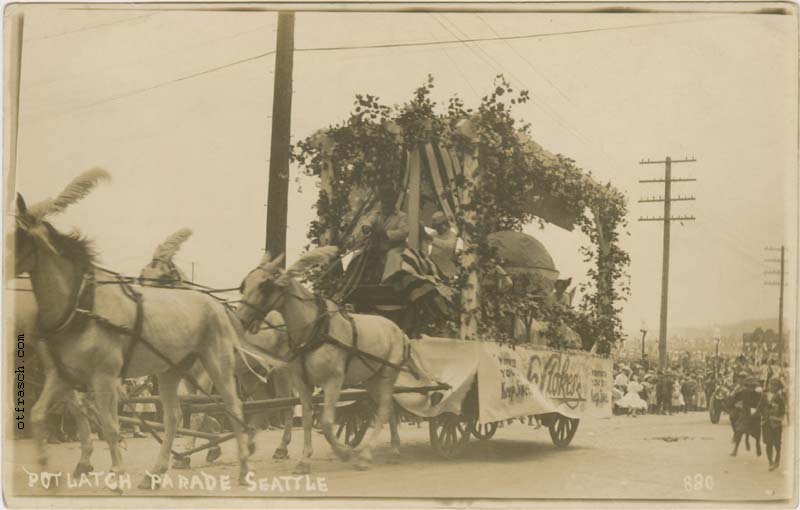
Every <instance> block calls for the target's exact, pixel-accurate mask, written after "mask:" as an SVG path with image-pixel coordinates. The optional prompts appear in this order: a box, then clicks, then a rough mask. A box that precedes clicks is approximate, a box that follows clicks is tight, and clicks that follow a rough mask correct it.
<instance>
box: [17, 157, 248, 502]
mask: <svg viewBox="0 0 800 510" xmlns="http://www.w3.org/2000/svg"><path fill="white" fill-rule="evenodd" d="M109 178H110V176H109V174H108V172H107V171H105V170H103V169H92V170H89V171H87V172H85V173H83V174H81V175H80V176H78V177H77V178H75V179H74V180H73V181H72V182H71V183H70V184H69V185H68V186H67V187H66V188H65V189H64V191H62V192H61V193H60V194H59V195H58V196H57V197H56V198H55V199H50V200H46V201H44V202H41V203H39V204H36V205H34V206H32V207H31V208H30V209H28V207H27V205H26V203H25V200H24V199H23V197H22V195H19V194H18V195H17V213H16V226H15V243H14V244H15V246H14V264H15V268H14V270H15V274H16V275H21V274H23V273H28V274H29V275H30V277H31V285H32V288H33V293H34V295H35V297H36V302H37V304H38V306H39V316H38V322H39V325H40V327H41V331H40V333H41V334H42V336H43V337H44V338H46V339H47V349H48V350H49V352H50V355H51V356H52V358H53V360H54V362H55V366H56V370H55V371H54V372H51V373H49V374H48V377H47V379H46V380H45V384H44V388H43V390H42V394H41V396H40V398H39V400H38V401H37V403H36V405H35V406H34V408H33V409H32V410H31V422H32V426H33V429H34V437H35V440H36V444H37V451H38V459H37V460H38V462H39V464H40V466H41V467H42V469H43V470H46V468H47V460H48V456H47V441H46V438H45V434H44V428H45V417H46V413H47V409H48V408H49V407H50V404H51V403H52V402H53V401H54V400H55V399H57V398H59V397H60V396H61V395H63V393H64V392H65V391H66V390H67V389H68V388H71V387H75V386H78V385H89V386H91V388H92V390H93V391H94V395H95V398H96V405H97V409H98V413H99V415H100V420H101V425H102V429H103V436H104V438H105V439H106V441H107V442H108V445H109V450H110V454H111V470H110V471H111V472H112V473H117V474H118V473H121V472H123V471H124V470H123V466H122V455H121V452H120V446H119V422H118V418H117V401H118V392H119V390H118V386H119V379H120V378H121V377H123V376H128V377H141V376H144V375H152V374H157V375H158V382H159V390H160V393H161V401H162V404H163V410H164V421H165V435H164V440H163V442H162V444H161V448H160V450H159V453H158V457H157V459H156V461H155V464H154V466H153V468H152V470H151V471H150V472H148V473H147V474H146V476H145V478H144V479H143V480H142V483H141V484H140V485H139V487H140V488H145V489H146V488H155V487H156V486H157V480H158V476H157V475H160V474H163V473H165V472H166V471H167V470H168V463H169V454H170V451H171V448H172V444H173V441H174V438H175V432H176V428H177V415H178V406H177V387H178V383H179V381H180V379H181V377H182V375H183V369H184V368H187V365H190V362H193V361H194V359H195V358H199V359H200V361H201V362H202V364H203V367H204V368H205V370H206V371H208V373H209V375H210V376H211V379H212V380H213V381H214V385H215V387H216V388H217V390H218V391H219V393H220V395H221V396H222V399H223V401H224V404H225V409H226V413H227V414H228V415H229V416H230V417H231V418H232V422H233V423H232V427H233V430H234V434H235V436H236V439H237V447H238V460H239V482H240V483H242V484H244V483H245V482H246V476H247V473H248V472H249V469H248V465H247V460H248V457H249V454H250V449H251V448H254V441H253V438H252V437H250V438H249V441H248V438H247V437H246V435H245V433H244V431H243V427H242V424H243V414H242V404H241V402H240V401H239V399H238V397H237V395H236V383H235V380H234V377H233V368H234V364H235V356H236V354H235V349H236V348H237V347H238V346H239V336H238V334H237V332H236V330H235V329H234V327H233V323H232V321H231V320H230V317H229V316H228V313H227V311H226V310H225V308H224V306H223V305H222V304H220V303H218V302H217V301H215V300H214V299H213V298H211V297H210V296H207V295H205V294H201V293H194V292H186V291H185V290H180V289H162V288H151V287H142V288H141V289H140V291H139V293H138V295H136V294H132V293H131V289H130V288H129V287H128V286H126V285H124V284H123V283H121V282H118V281H117V282H114V283H113V284H108V283H110V282H98V281H97V279H98V276H101V275H103V274H105V273H104V272H103V271H102V270H100V269H98V268H97V267H96V265H95V254H94V250H93V248H92V246H91V243H90V242H89V241H88V240H86V239H85V238H83V237H81V236H80V234H79V233H77V232H76V233H73V234H64V233H62V232H59V231H58V230H57V229H56V228H55V227H54V226H53V225H52V224H50V223H49V222H48V221H46V219H47V218H48V217H49V216H51V215H54V214H57V213H60V212H62V211H63V210H65V209H66V208H67V207H68V206H69V205H71V204H73V203H75V202H77V201H78V200H80V199H81V198H83V197H85V196H86V195H87V194H88V193H89V192H90V191H91V189H93V188H94V187H95V186H96V184H97V183H98V182H100V181H102V180H106V179H109Z"/></svg>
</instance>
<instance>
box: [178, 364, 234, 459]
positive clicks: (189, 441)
mask: <svg viewBox="0 0 800 510" xmlns="http://www.w3.org/2000/svg"><path fill="white" fill-rule="evenodd" d="M202 368H203V367H202V365H200V364H199V363H195V364H194V365H193V367H192V369H191V371H190V372H189V374H190V375H191V376H192V377H193V378H194V380H195V382H197V384H198V385H200V388H202V389H203V390H204V391H205V392H206V393H211V388H212V386H213V384H212V383H211V379H210V378H209V377H208V373H207V372H206V371H205V370H203V369H202ZM181 390H183V391H181ZM198 392H199V390H198V388H197V387H196V386H195V385H194V384H190V383H189V382H188V381H184V383H183V384H179V385H178V394H182V393H185V394H187V395H197V394H198ZM177 409H178V423H183V413H182V409H181V407H180V405H179V406H178V407H177ZM212 420H213V418H211V417H210V416H208V415H206V414H205V413H192V415H191V417H190V418H189V428H190V429H191V430H197V431H201V432H212V431H213V430H209V429H214V428H216V427H214V424H215V423H214V422H213V421H212ZM208 422H211V423H208ZM196 443H197V438H196V437H194V436H186V437H185V438H184V439H183V440H182V441H181V448H182V449H183V450H184V451H189V450H192V449H193V448H194V447H195V444H196ZM221 454H222V450H221V448H220V447H219V446H212V447H211V448H209V449H208V454H207V455H206V462H213V461H214V460H216V459H218V458H219V456H220V455H221ZM191 461H192V458H191V456H176V457H175V458H174V459H173V460H172V468H173V469H190V468H191Z"/></svg>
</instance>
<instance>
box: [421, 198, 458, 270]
mask: <svg viewBox="0 0 800 510" xmlns="http://www.w3.org/2000/svg"><path fill="white" fill-rule="evenodd" d="M431 227H432V228H433V232H428V231H427V229H426V232H425V240H426V241H427V242H428V243H429V244H430V253H429V255H430V257H431V260H433V262H434V263H435V264H436V267H438V268H439V271H441V273H442V275H444V277H445V278H447V279H448V280H449V279H451V278H453V277H454V276H455V275H456V271H457V269H456V265H455V256H456V246H457V244H458V236H457V235H456V233H455V232H453V231H452V230H451V229H450V222H449V221H447V217H446V216H445V215H444V213H443V212H441V211H436V212H435V213H433V216H431ZM423 251H424V252H425V253H428V251H427V250H423Z"/></svg>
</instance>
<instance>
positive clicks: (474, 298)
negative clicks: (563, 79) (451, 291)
mask: <svg viewBox="0 0 800 510" xmlns="http://www.w3.org/2000/svg"><path fill="white" fill-rule="evenodd" d="M456 129H457V130H458V132H459V133H461V134H462V135H464V136H466V137H467V138H469V139H470V140H471V141H472V142H473V143H474V144H473V149H472V152H471V153H467V154H464V160H463V163H462V164H463V168H462V170H463V175H464V186H463V187H462V188H461V189H460V190H459V194H460V197H459V198H460V202H461V206H462V207H463V209H464V215H463V217H464V223H465V224H466V225H470V226H471V225H475V223H476V222H477V213H476V212H475V211H474V210H473V209H472V197H473V195H474V190H475V188H477V186H478V179H479V176H478V160H479V158H478V155H479V154H478V134H477V132H476V131H475V128H474V126H473V124H472V121H471V120H469V119H464V120H461V121H459V122H458V124H456ZM461 239H462V242H463V243H464V254H463V255H462V258H461V261H462V264H463V266H464V267H466V268H468V275H467V282H466V286H465V287H464V289H463V291H462V293H461V309H462V312H461V318H460V323H461V324H460V335H459V336H460V337H461V338H463V339H465V340H474V339H476V338H477V336H478V313H479V311H480V278H479V275H478V254H477V253H476V252H475V244H476V242H477V240H475V239H472V232H470V230H469V229H468V228H462V229H461Z"/></svg>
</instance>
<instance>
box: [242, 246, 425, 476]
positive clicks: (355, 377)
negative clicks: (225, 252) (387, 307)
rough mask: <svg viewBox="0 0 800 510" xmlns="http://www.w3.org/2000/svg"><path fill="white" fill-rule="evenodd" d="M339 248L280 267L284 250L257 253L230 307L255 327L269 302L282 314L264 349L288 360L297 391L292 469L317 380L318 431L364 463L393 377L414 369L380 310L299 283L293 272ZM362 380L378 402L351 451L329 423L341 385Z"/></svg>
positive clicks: (394, 438)
mask: <svg viewBox="0 0 800 510" xmlns="http://www.w3.org/2000/svg"><path fill="white" fill-rule="evenodd" d="M337 252H338V249H337V248H336V247H334V246H325V247H320V248H316V249H315V250H312V251H310V252H308V253H306V254H305V255H304V256H302V257H301V258H300V259H298V260H297V261H296V262H295V263H294V264H293V265H292V266H291V267H290V268H289V269H287V270H286V271H284V270H282V269H281V264H282V261H283V255H280V256H279V257H277V258H276V259H275V260H271V256H270V254H269V253H266V254H265V255H264V258H263V259H262V260H261V262H260V263H259V265H258V266H256V268H255V269H253V270H252V271H250V273H249V274H248V275H247V276H246V277H245V278H244V280H243V281H242V284H241V289H240V290H241V292H242V300H241V301H240V302H239V305H238V306H237V308H236V315H237V316H238V317H239V319H240V320H241V322H242V325H243V326H244V327H245V328H246V329H248V330H249V331H251V332H255V331H257V330H258V328H259V327H260V324H261V321H262V319H263V318H264V316H265V315H266V314H267V313H268V312H270V311H272V310H276V311H278V312H280V314H281V315H282V316H283V318H284V321H285V322H286V327H287V330H288V336H286V337H283V338H282V339H281V341H279V342H275V343H274V344H273V346H272V347H271V348H270V349H269V352H270V353H271V354H272V355H273V356H276V357H278V358H282V359H284V360H286V361H287V366H288V368H289V372H290V374H291V376H292V384H293V386H294V388H295V390H296V391H297V392H298V393H299V395H300V401H301V403H302V408H303V426H304V429H305V431H306V433H305V442H304V445H303V458H302V459H301V460H300V462H299V463H298V464H297V466H296V468H295V471H294V472H295V473H298V474H302V473H309V472H310V470H311V464H310V459H311V455H312V445H311V434H310V433H309V430H310V429H309V427H310V425H311V421H312V419H313V417H312V408H311V404H312V399H311V396H312V391H313V389H314V387H315V386H319V387H321V388H322V391H323V393H324V406H323V411H322V420H321V421H322V432H323V434H324V436H325V439H326V440H327V441H328V443H329V444H330V445H331V447H332V448H333V451H334V453H335V454H336V455H337V456H338V457H339V458H340V459H341V460H343V461H348V460H349V459H350V457H351V456H352V455H356V459H357V460H356V468H357V469H368V468H369V465H370V462H371V460H372V446H373V444H374V443H375V441H376V440H377V438H378V435H379V434H380V432H381V430H382V428H383V425H384V424H385V423H386V421H387V420H388V419H389V418H390V416H391V415H392V411H393V402H394V400H393V396H392V392H393V389H394V384H395V381H396V380H397V377H398V375H399V373H400V370H401V369H403V368H404V366H406V365H407V366H408V368H409V369H410V370H411V371H412V373H414V374H415V375H417V376H418V375H419V374H420V373H421V371H420V370H419V367H418V366H416V364H415V363H414V361H413V360H412V359H411V356H410V344H409V339H408V337H407V336H406V334H405V333H403V331H402V330H401V329H400V327H399V326H398V325H397V324H395V323H394V322H392V321H391V320H389V319H386V318H385V317H382V316H379V315H362V314H349V313H346V312H345V311H343V310H342V309H340V308H339V307H338V306H337V305H336V304H334V303H333V302H332V301H329V300H326V299H323V298H322V297H321V296H318V295H315V294H314V293H312V292H311V291H309V290H308V289H306V288H305V287H303V286H302V285H301V284H300V283H299V282H298V281H297V280H296V279H295V278H296V277H298V276H299V275H302V274H303V273H304V272H305V271H306V270H307V269H309V268H311V267H314V266H319V265H325V264H327V263H328V262H329V261H330V260H331V259H332V258H333V257H334V256H335V255H336V253H337ZM356 384H363V385H364V386H365V387H366V389H367V391H368V392H369V394H370V396H371V398H372V400H373V401H374V402H375V403H376V404H377V412H376V418H375V421H374V426H373V429H372V431H371V433H370V435H369V436H368V437H367V438H366V440H365V441H364V442H362V444H361V445H360V446H359V448H357V449H356V450H355V451H354V450H352V449H351V448H350V447H349V446H346V445H344V444H342V443H341V442H339V440H338V439H337V437H336V435H335V434H334V431H333V422H334V417H335V410H336V403H337V401H338V400H339V395H340V393H341V391H342V388H343V386H345V385H348V386H351V385H356ZM390 428H391V445H392V453H393V456H394V457H397V456H399V454H400V451H399V446H400V438H399V436H398V434H397V424H396V420H391V421H390Z"/></svg>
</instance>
